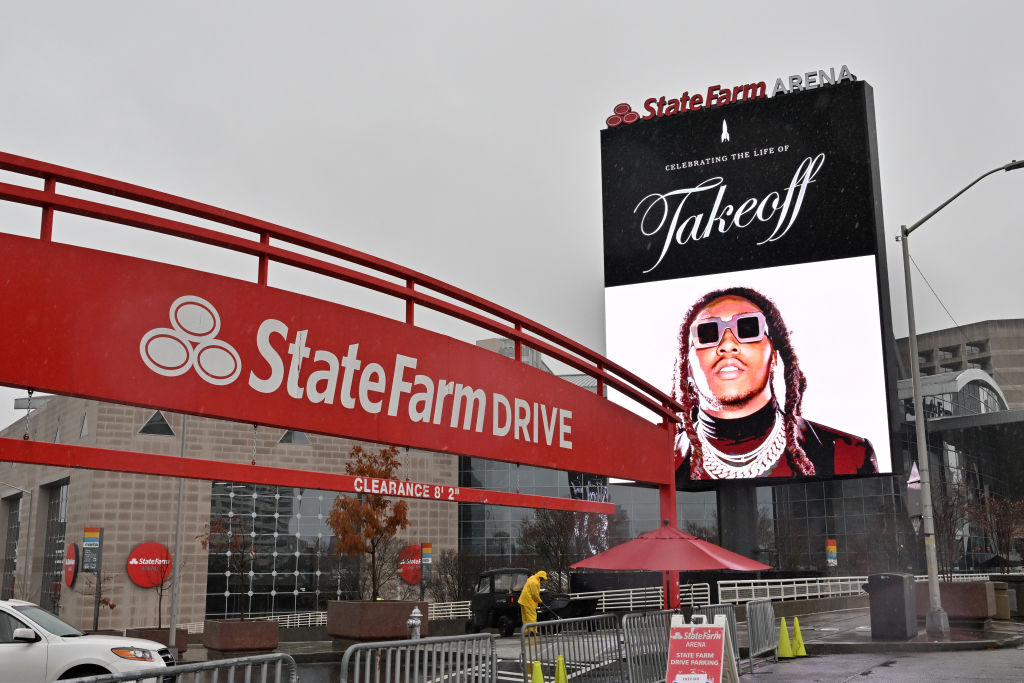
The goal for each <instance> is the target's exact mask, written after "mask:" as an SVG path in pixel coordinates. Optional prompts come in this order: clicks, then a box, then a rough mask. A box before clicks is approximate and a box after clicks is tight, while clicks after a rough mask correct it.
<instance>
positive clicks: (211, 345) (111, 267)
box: [0, 234, 672, 483]
mask: <svg viewBox="0 0 1024 683" xmlns="http://www.w3.org/2000/svg"><path fill="white" fill-rule="evenodd" d="M0 253H3V254H4V255H5V259H4V260H5V263H7V264H10V266H11V270H9V271H8V277H6V278H5V280H4V297H2V299H0V320H3V321H5V323H4V324H5V326H6V327H7V329H9V330H13V329H16V330H17V334H16V335H8V336H7V339H6V341H3V340H0V378H2V380H3V382H4V383H5V384H10V385H14V386H22V387H32V388H35V389H37V390H44V391H52V392H55V393H61V394H70V395H77V396H86V397H89V398H96V399H100V400H111V401H116V402H120V403H129V404H135V405H142V406H151V407H159V408H162V409H167V410H174V411H180V412H185V413H192V414H199V415H204V416H208V417H216V418H223V419H228V420H237V421H244V422H249V423H258V424H262V425H269V426H274V427H281V428H286V429H297V430H303V431H307V432H315V433H320V434H327V435H332V436H342V437H349V438H355V439H364V440H367V441H375V442H380V443H392V444H396V445H399V446H409V447H414V448H422V449H425V450H433V451H441V452H451V453H457V454H464V455H474V456H479V457H484V458H490V459H495V460H504V461H508V462H517V463H522V464H528V465H537V466H543V467H549V468H555V469H566V470H585V471H588V472H592V473H595V474H604V475H609V476H616V477H624V478H630V479H635V480H641V481H648V482H658V483H663V482H667V481H670V480H671V478H672V470H671V458H670V457H667V456H666V452H667V447H666V444H667V441H666V437H665V433H664V431H665V430H661V429H658V428H656V427H655V426H653V425H651V424H650V423H649V422H647V421H646V420H643V418H641V417H639V416H636V415H634V414H633V413H631V412H629V411H627V410H624V409H623V408H621V407H619V406H617V405H615V404H613V403H611V402H609V401H607V400H605V399H603V398H601V397H598V396H595V395H594V394H592V393H591V392H588V391H586V390H584V389H581V388H579V387H577V386H575V385H573V384H571V383H569V382H566V381H564V380H562V379H559V378H558V377H555V376H553V375H550V374H548V373H545V372H543V371H541V370H538V369H536V368H533V367H530V366H528V365H526V364H524V363H522V362H516V361H514V360H512V359H508V358H505V357H503V356H500V355H499V354H496V353H494V352H492V351H489V350H486V349H483V348H479V347H476V346H474V345H472V344H467V343H465V342H461V341H459V340H456V339H452V338H450V337H447V336H444V335H440V334H437V333H434V332H431V331H429V330H424V329H421V328H418V327H414V326H412V325H408V324H404V323H402V322H399V321H396V320H392V319H390V318H385V317H383V316H379V315H376V314H373V313H369V312H366V311H362V310H358V309H354V308H349V307H347V306H343V305H339V304H334V303H329V302H326V301H322V300H319V299H314V298H311V297H307V296H302V295H298V294H294V293H291V292H287V291H283V290H279V289H275V288H271V287H267V286H263V285H258V284H254V283H249V282H244V281H240V280H236V279H232V278H227V277H222V276H217V275H210V274H207V273H200V272H197V271H194V270H190V269H186V268H180V267H175V266H169V265H164V264H159V263H154V262H151V261H145V260H142V259H136V258H131V257H126V256H122V255H119V254H111V253H105V252H100V251H94V250H89V249H84V248H81V247H76V246H71V245H65V244H58V243H53V242H41V241H40V240H36V239H31V238H26V237H20V236H15V235H7V234H3V235H0ZM68 283H73V286H69V284H68ZM609 425H614V428H609Z"/></svg>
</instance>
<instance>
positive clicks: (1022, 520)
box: [970, 493, 1024, 574]
mask: <svg viewBox="0 0 1024 683" xmlns="http://www.w3.org/2000/svg"><path fill="white" fill-rule="evenodd" d="M970 516H971V521H972V522H973V523H974V525H975V526H976V527H978V530H979V531H981V532H982V533H984V534H986V535H988V537H989V539H990V540H991V541H992V544H993V545H994V546H995V552H996V556H997V557H998V558H999V570H1000V571H1001V572H1003V573H1004V574H1005V573H1007V572H1009V571H1010V552H1011V551H1012V550H1013V549H1014V539H1015V538H1016V537H1017V536H1019V535H1020V531H1021V530H1022V529H1024V500H1019V499H1008V498H1001V497H997V496H993V495H990V494H988V493H985V494H982V496H981V500H979V501H977V502H976V503H973V504H972V505H971V506H970Z"/></svg>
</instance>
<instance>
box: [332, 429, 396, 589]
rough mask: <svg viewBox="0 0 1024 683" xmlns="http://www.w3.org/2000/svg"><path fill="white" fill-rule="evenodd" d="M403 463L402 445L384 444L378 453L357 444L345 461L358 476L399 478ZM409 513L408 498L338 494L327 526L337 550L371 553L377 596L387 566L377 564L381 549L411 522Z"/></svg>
mask: <svg viewBox="0 0 1024 683" xmlns="http://www.w3.org/2000/svg"><path fill="white" fill-rule="evenodd" d="M401 466H402V464H401V463H400V462H399V461H398V449H397V448H396V447H394V446H388V447H386V448H380V449H379V450H378V451H377V452H376V453H373V452H371V451H367V450H363V448H362V447H361V446H356V447H355V448H353V449H352V455H351V459H350V460H349V461H348V462H347V463H345V472H346V473H348V474H351V475H354V476H357V477H374V478H377V479H395V473H396V472H397V471H398V468H400V467H401ZM408 513H409V504H408V503H406V502H405V501H404V500H402V501H398V502H392V501H391V500H389V499H388V498H387V497H386V496H382V495H379V494H375V493H362V494H360V495H359V497H358V498H356V497H353V496H339V497H338V498H336V499H335V500H334V505H333V506H332V507H331V514H330V515H328V517H327V526H329V527H331V529H332V530H333V531H334V535H335V536H336V537H337V539H338V542H337V545H336V546H335V552H337V553H338V554H339V555H341V554H348V555H362V556H367V557H369V560H370V583H371V587H372V597H373V598H374V599H376V598H378V597H380V577H381V573H382V569H383V567H379V566H378V564H377V560H378V559H379V553H381V552H382V551H383V550H384V549H385V547H386V546H387V545H388V541H390V540H391V539H392V538H394V537H395V535H396V534H397V533H398V532H399V531H400V530H402V529H404V528H406V527H407V526H409V517H408Z"/></svg>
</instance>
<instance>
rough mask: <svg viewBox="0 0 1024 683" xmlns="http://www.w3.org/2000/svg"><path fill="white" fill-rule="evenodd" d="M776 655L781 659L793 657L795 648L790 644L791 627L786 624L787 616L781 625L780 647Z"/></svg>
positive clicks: (783, 618)
mask: <svg viewBox="0 0 1024 683" xmlns="http://www.w3.org/2000/svg"><path fill="white" fill-rule="evenodd" d="M776 656H777V657H779V658H780V659H790V658H792V657H793V650H792V648H791V647H790V646H789V627H788V626H786V617H782V624H781V625H780V626H779V647H778V650H776Z"/></svg>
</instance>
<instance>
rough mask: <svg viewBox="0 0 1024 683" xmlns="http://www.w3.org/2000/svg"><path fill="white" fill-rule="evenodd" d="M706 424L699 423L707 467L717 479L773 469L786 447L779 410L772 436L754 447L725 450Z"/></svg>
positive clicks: (769, 435) (771, 432)
mask: <svg viewBox="0 0 1024 683" xmlns="http://www.w3.org/2000/svg"><path fill="white" fill-rule="evenodd" d="M704 431H705V430H704V428H703V426H702V425H700V424H698V425H697V440H698V441H699V442H700V447H701V451H703V453H704V469H705V470H706V471H707V473H708V474H710V475H711V477H712V478H713V479H749V478H752V477H759V476H761V475H762V474H764V473H765V472H769V471H770V470H771V469H772V468H773V467H775V464H776V463H778V462H779V458H781V457H782V454H783V453H784V452H785V450H786V433H785V429H784V428H783V419H782V415H781V414H780V413H778V412H776V413H775V424H773V425H772V429H771V431H770V432H769V433H768V436H767V437H766V438H765V440H764V441H762V442H761V443H760V444H759V445H758V446H757V447H756V448H754V449H753V450H752V451H748V452H746V453H735V454H730V453H723V452H722V451H720V450H718V449H717V448H715V447H714V446H712V445H711V442H710V441H708V437H707V435H706V434H705V433H704Z"/></svg>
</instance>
